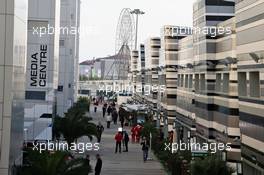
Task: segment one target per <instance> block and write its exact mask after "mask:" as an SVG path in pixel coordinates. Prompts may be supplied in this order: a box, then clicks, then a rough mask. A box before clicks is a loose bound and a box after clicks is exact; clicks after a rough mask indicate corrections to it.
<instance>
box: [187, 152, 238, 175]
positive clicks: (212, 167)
mask: <svg viewBox="0 0 264 175" xmlns="http://www.w3.org/2000/svg"><path fill="white" fill-rule="evenodd" d="M233 173H234V169H232V168H231V167H229V166H228V165H227V164H226V162H225V161H222V160H220V159H219V158H218V157H217V156H214V155H212V156H209V157H207V158H205V159H204V160H199V161H198V160H196V161H195V162H194V163H193V164H192V174H195V175H212V174H213V175H223V174H224V175H231V174H233Z"/></svg>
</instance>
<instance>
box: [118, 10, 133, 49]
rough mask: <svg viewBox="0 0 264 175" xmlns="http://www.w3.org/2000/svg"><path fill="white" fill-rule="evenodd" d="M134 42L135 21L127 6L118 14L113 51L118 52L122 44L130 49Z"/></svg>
mask: <svg viewBox="0 0 264 175" xmlns="http://www.w3.org/2000/svg"><path fill="white" fill-rule="evenodd" d="M134 43H135V22H134V17H133V15H132V14H131V10H130V9H129V8H124V9H123V10H122V11H121V13H120V16H119V20H118V24H117V28H116V42H115V53H116V54H118V52H119V51H120V49H121V48H122V46H123V45H127V46H128V47H129V48H130V49H132V48H133V45H134Z"/></svg>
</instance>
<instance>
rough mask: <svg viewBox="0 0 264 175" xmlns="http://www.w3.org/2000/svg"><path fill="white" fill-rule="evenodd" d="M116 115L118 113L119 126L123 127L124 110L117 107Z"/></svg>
mask: <svg viewBox="0 0 264 175" xmlns="http://www.w3.org/2000/svg"><path fill="white" fill-rule="evenodd" d="M118 115H119V121H120V124H121V127H122V128H123V127H124V122H125V117H124V112H123V109H122V108H119V111H118Z"/></svg>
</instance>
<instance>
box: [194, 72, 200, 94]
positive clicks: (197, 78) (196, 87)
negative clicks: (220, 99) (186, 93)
mask: <svg viewBox="0 0 264 175" xmlns="http://www.w3.org/2000/svg"><path fill="white" fill-rule="evenodd" d="M194 83H195V84H194V86H195V92H199V90H200V81H199V74H195V82H194Z"/></svg>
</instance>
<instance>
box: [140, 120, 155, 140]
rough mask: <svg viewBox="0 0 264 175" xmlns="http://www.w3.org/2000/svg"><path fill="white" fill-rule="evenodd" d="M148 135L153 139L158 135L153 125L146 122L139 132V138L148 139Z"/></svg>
mask: <svg viewBox="0 0 264 175" xmlns="http://www.w3.org/2000/svg"><path fill="white" fill-rule="evenodd" d="M150 133H151V134H152V136H153V137H155V136H156V135H157V133H158V131H157V129H156V128H155V126H154V124H152V123H151V122H146V123H144V125H143V129H142V130H141V136H143V137H146V138H148V139H150Z"/></svg>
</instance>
